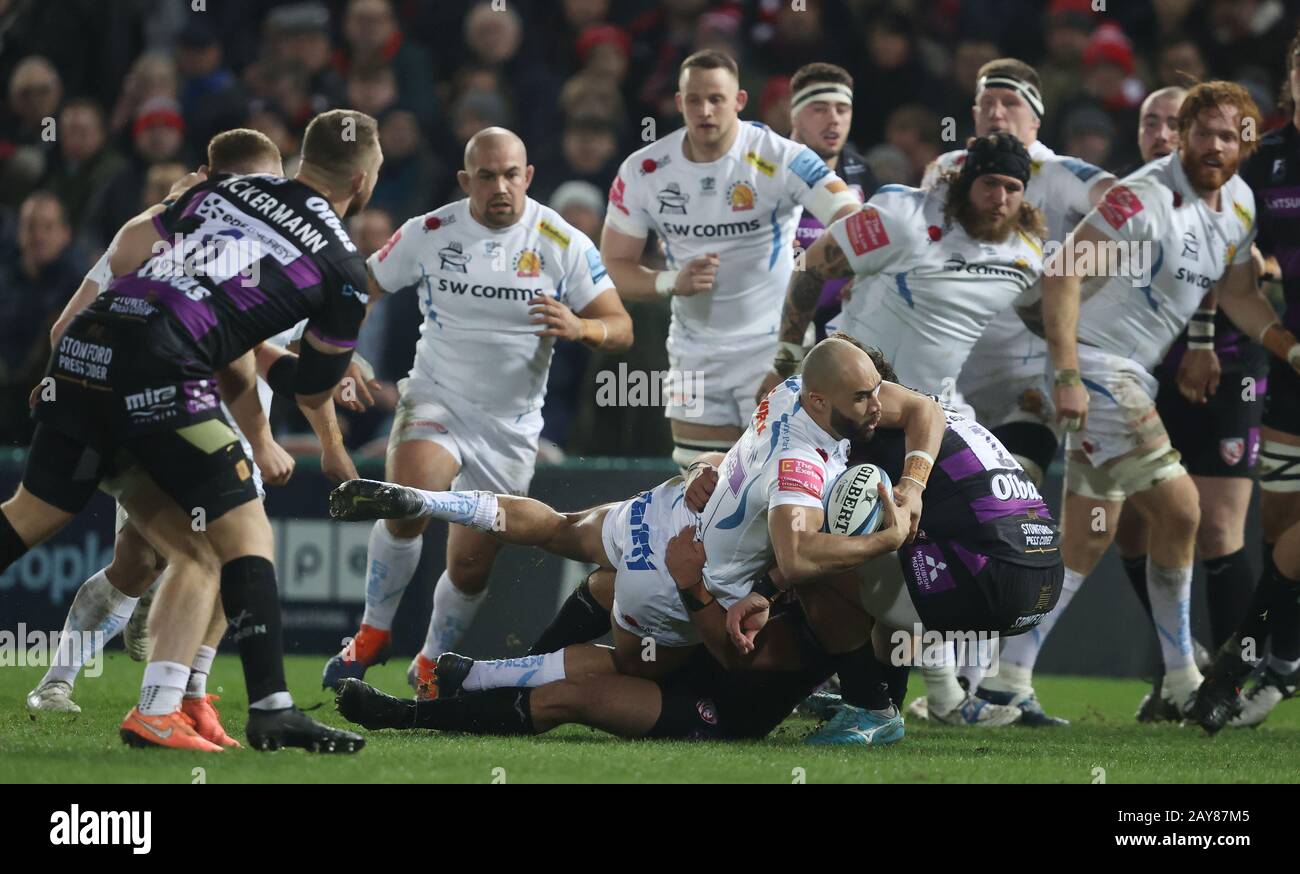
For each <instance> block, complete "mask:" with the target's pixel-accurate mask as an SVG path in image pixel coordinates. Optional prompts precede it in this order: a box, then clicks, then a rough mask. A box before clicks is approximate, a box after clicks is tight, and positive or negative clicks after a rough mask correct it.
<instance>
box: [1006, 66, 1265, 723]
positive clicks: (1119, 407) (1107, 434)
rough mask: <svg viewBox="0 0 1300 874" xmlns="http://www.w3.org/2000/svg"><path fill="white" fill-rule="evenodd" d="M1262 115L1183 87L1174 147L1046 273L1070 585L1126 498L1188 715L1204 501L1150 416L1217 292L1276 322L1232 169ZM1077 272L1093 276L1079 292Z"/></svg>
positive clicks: (1082, 227)
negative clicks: (1175, 356)
mask: <svg viewBox="0 0 1300 874" xmlns="http://www.w3.org/2000/svg"><path fill="white" fill-rule="evenodd" d="M1258 123H1259V111H1258V109H1257V108H1256V107H1255V104H1254V101H1253V100H1251V98H1250V96H1249V95H1248V94H1247V93H1246V92H1245V90H1244V89H1242V88H1241V87H1240V86H1238V85H1234V84H1232V83H1226V82H1207V83H1203V84H1200V85H1197V86H1196V87H1194V88H1192V89H1191V90H1190V91H1189V92H1188V94H1187V97H1186V98H1185V99H1184V101H1183V103H1182V105H1181V107H1180V108H1179V111H1178V133H1179V148H1178V149H1177V150H1175V151H1174V152H1172V153H1171V154H1169V155H1168V156H1166V157H1164V158H1160V159H1158V160H1156V161H1153V162H1152V163H1150V164H1147V165H1146V166H1144V167H1143V168H1142V169H1140V170H1139V171H1137V172H1136V173H1134V174H1131V175H1130V176H1127V177H1125V179H1123V180H1122V181H1121V183H1120V184H1117V185H1115V186H1114V187H1112V188H1111V189H1110V190H1109V191H1108V192H1107V193H1106V196H1105V198H1103V200H1102V202H1101V203H1100V204H1099V205H1098V206H1097V208H1096V209H1094V210H1093V211H1092V212H1090V213H1089V214H1088V215H1087V216H1086V217H1085V219H1084V220H1083V221H1082V222H1081V223H1080V224H1079V226H1078V228H1077V229H1076V230H1075V232H1074V233H1073V234H1072V237H1071V239H1070V240H1069V241H1067V244H1066V245H1065V246H1064V248H1063V249H1062V251H1061V253H1060V256H1061V258H1062V262H1061V264H1062V269H1061V270H1060V271H1056V272H1049V275H1048V278H1047V279H1046V280H1045V281H1044V291H1043V309H1044V313H1043V315H1044V320H1045V333H1046V337H1047V342H1048V347H1049V350H1050V353H1051V359H1052V364H1053V367H1054V368H1055V377H1054V399H1055V402H1056V409H1057V415H1058V417H1060V419H1061V421H1062V423H1063V424H1064V426H1065V427H1066V429H1067V431H1069V434H1068V440H1067V454H1066V496H1065V509H1064V522H1063V528H1064V534H1063V538H1062V539H1063V547H1062V549H1063V552H1064V556H1065V563H1066V577H1067V587H1069V588H1074V589H1077V588H1078V586H1079V585H1081V584H1082V581H1083V580H1084V579H1085V578H1086V577H1087V575H1088V574H1089V573H1091V572H1092V570H1093V568H1094V567H1096V564H1097V562H1098V561H1099V560H1100V558H1101V555H1102V553H1103V552H1104V551H1105V549H1106V547H1107V546H1109V544H1110V541H1111V540H1112V539H1113V538H1114V536H1115V528H1116V526H1115V524H1114V522H1113V520H1114V519H1115V518H1116V514H1118V512H1119V510H1120V506H1121V505H1122V504H1123V503H1124V502H1125V501H1127V502H1128V503H1129V506H1130V507H1131V508H1132V509H1135V510H1136V511H1137V512H1139V513H1141V514H1142V516H1143V517H1144V519H1145V521H1146V523H1147V526H1148V531H1149V534H1148V557H1147V567H1146V578H1147V591H1148V594H1149V596H1150V601H1151V614H1152V619H1153V621H1154V623H1155V625H1156V629H1157V632H1158V634H1159V638H1160V646H1161V654H1162V658H1163V661H1164V666H1165V675H1164V679H1163V681H1162V685H1161V697H1162V698H1164V699H1166V700H1167V701H1169V702H1170V704H1171V705H1172V706H1173V707H1174V708H1176V709H1177V711H1178V712H1179V713H1182V714H1186V712H1187V708H1188V706H1189V704H1190V703H1191V701H1192V698H1193V696H1194V694H1195V692H1196V689H1197V687H1198V686H1199V685H1200V684H1201V679H1202V678H1201V674H1200V671H1199V670H1198V668H1197V666H1196V664H1195V662H1194V659H1193V647H1192V641H1191V629H1190V619H1189V610H1188V603H1189V597H1190V588H1191V579H1192V560H1193V557H1194V553H1195V544H1196V531H1197V527H1198V525H1199V522H1200V511H1199V507H1198V502H1197V492H1196V487H1195V485H1194V484H1193V483H1192V481H1191V479H1190V478H1189V477H1188V476H1187V470H1186V468H1184V467H1183V465H1182V464H1181V462H1180V456H1179V453H1178V451H1177V450H1175V449H1174V448H1173V447H1172V446H1171V445H1170V440H1169V435H1168V432H1167V431H1166V428H1165V425H1164V422H1163V421H1162V419H1161V417H1160V415H1159V414H1158V412H1157V411H1156V408H1155V396H1156V390H1157V381H1156V378H1155V376H1154V375H1153V373H1154V371H1155V369H1156V367H1157V365H1158V364H1159V363H1160V362H1161V360H1162V359H1163V358H1164V357H1165V355H1166V354H1167V353H1168V351H1169V349H1170V348H1171V347H1172V346H1173V344H1174V342H1175V340H1177V338H1178V336H1179V335H1180V334H1181V333H1182V332H1183V330H1184V329H1185V328H1187V326H1188V324H1189V322H1190V321H1191V319H1192V317H1193V315H1194V314H1195V313H1196V310H1197V308H1198V307H1200V306H1202V305H1203V299H1204V298H1205V296H1206V294H1207V292H1208V291H1209V290H1210V289H1211V288H1213V289H1214V290H1215V292H1216V293H1217V297H1218V302H1219V305H1220V306H1221V307H1222V308H1223V309H1224V311H1225V312H1226V313H1227V315H1228V317H1229V318H1230V319H1232V321H1233V322H1234V324H1236V325H1237V326H1238V328H1240V329H1241V330H1242V331H1244V332H1245V333H1247V334H1248V335H1252V336H1256V337H1259V336H1261V335H1262V334H1263V333H1264V332H1265V331H1266V330H1267V329H1268V328H1269V326H1270V325H1271V324H1273V323H1274V322H1275V321H1276V317H1275V314H1274V313H1273V309H1272V307H1271V306H1270V305H1269V303H1268V301H1267V300H1266V299H1265V298H1264V297H1263V296H1262V295H1261V294H1260V293H1259V290H1258V288H1257V287H1256V282H1255V276H1254V266H1253V264H1252V260H1251V243H1252V241H1253V239H1254V236H1255V217H1254V198H1253V197H1252V196H1251V193H1250V190H1249V188H1248V187H1247V186H1246V185H1245V183H1244V182H1242V181H1241V179H1240V178H1238V177H1237V176H1236V175H1235V174H1236V170H1237V166H1238V163H1239V162H1240V160H1241V158H1242V157H1244V156H1246V155H1248V154H1250V152H1251V151H1252V150H1253V148H1254V146H1255V142H1254V141H1253V140H1251V139H1250V138H1248V137H1243V136H1242V131H1243V130H1249V129H1250V126H1251V125H1252V124H1253V125H1258ZM1112 242H1114V243H1120V244H1125V245H1126V244H1142V243H1147V244H1149V245H1150V247H1151V249H1152V251H1153V252H1154V254H1153V255H1152V256H1151V257H1152V261H1153V263H1151V264H1150V266H1149V269H1147V270H1145V271H1142V272H1143V273H1145V275H1144V276H1142V277H1141V279H1145V280H1146V284H1143V285H1140V286H1139V287H1136V288H1135V287H1134V286H1135V284H1136V283H1137V282H1139V281H1141V280H1140V279H1138V278H1137V276H1136V274H1135V275H1123V274H1124V273H1125V271H1124V270H1122V269H1121V270H1119V271H1115V272H1114V275H1107V272H1108V271H1107V268H1106V263H1107V262H1108V261H1109V260H1110V259H1109V258H1108V257H1105V256H1104V254H1103V256H1098V255H1097V254H1096V253H1098V252H1101V253H1105V252H1106V251H1107V249H1106V247H1105V246H1103V244H1107V243H1112ZM1130 248H1131V247H1130ZM1130 258H1132V254H1131V253H1130ZM1139 260H1143V259H1142V258H1141V256H1139ZM1128 272H1129V273H1134V271H1133V270H1132V269H1131V268H1130V270H1129V271H1128ZM1081 277H1083V278H1086V279H1087V281H1088V288H1087V293H1086V295H1084V296H1082V298H1083V299H1082V301H1081V294H1080V287H1081ZM1097 519H1104V520H1105V524H1102V525H1097V524H1095V520H1097ZM1098 529H1100V530H1098ZM1031 678H1032V662H1030V663H1029V664H1024V663H1018V662H1013V661H1010V660H1009V659H1008V657H1007V654H1006V652H1005V651H1004V653H1003V657H1002V663H1001V670H1000V674H999V676H998V677H997V678H996V679H997V682H998V683H999V684H1002V685H1005V686H1007V687H1011V688H1012V689H1013V690H1015V691H1021V692H1025V691H1027V690H1029V689H1030V688H1032V687H1031V685H1030V682H1031Z"/></svg>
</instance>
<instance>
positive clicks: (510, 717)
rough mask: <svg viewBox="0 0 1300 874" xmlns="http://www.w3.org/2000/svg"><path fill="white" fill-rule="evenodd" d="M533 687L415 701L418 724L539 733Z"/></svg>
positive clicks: (484, 731)
mask: <svg viewBox="0 0 1300 874" xmlns="http://www.w3.org/2000/svg"><path fill="white" fill-rule="evenodd" d="M532 695H533V690H532V689H487V690H485V691H483V692H468V693H466V694H464V695H457V696H455V697H453V698H436V699H434V700H433V701H417V702H415V727H416V728H433V729H437V730H439V731H463V732H466V733H468V734H537V729H535V728H534V727H533V714H532Z"/></svg>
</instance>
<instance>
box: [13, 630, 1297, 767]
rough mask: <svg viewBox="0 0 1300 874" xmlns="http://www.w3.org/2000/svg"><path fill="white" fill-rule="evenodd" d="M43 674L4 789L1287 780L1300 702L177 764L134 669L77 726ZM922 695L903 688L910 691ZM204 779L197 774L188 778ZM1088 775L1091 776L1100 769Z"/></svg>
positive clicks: (1104, 684)
mask: <svg viewBox="0 0 1300 874" xmlns="http://www.w3.org/2000/svg"><path fill="white" fill-rule="evenodd" d="M324 661H325V657H324V656H290V657H289V658H288V664H287V669H288V677H289V684H290V689H291V690H292V691H293V692H294V694H295V697H296V698H297V701H298V704H299V706H301V707H303V708H305V709H306V708H311V707H312V706H313V705H316V704H320V705H321V706H320V707H319V709H316V710H313V711H312V715H314V716H316V717H317V718H320V719H323V720H325V721H326V722H330V723H333V724H336V725H346V723H345V722H344V721H343V720H342V719H341V718H340V717H339V716H338V715H337V714H336V713H335V712H334V701H333V696H332V695H331V694H330V693H327V692H325V691H324V690H322V689H320V670H321V666H322V665H323V663H324ZM405 668H406V660H405V659H401V658H394V659H393V660H392V661H391V662H389V663H388V664H387V665H384V666H381V667H378V668H374V669H372V670H371V672H370V674H369V675H368V677H367V679H368V680H370V681H371V682H374V683H376V684H377V685H379V686H380V687H381V688H383V689H385V690H387V691H389V692H392V693H395V694H403V693H405V692H406V684H405V679H404V671H405ZM43 673H44V671H43V669H42V668H19V667H7V668H4V669H3V670H0V781H3V782H6V783H25V782H40V783H58V782H76V783H81V782H89V783H192V782H198V781H199V780H203V781H205V782H208V783H370V782H436V783H491V782H506V783H547V782H602V783H603V782H612V783H643V782H683V783H685V782H689V783H709V782H727V783H790V782H798V781H800V780H804V781H806V782H808V783H857V782H867V783H900V782H919V783H964V782H974V783H1003V782H1011V783H1016V782H1056V783H1093V782H1101V781H1102V780H1103V779H1104V780H1105V782H1108V783H1134V782H1136V783H1147V782H1169V783H1178V782H1197V783H1201V782H1223V783H1272V782H1279V781H1284V782H1300V769H1298V768H1297V767H1296V763H1297V762H1298V761H1300V705H1297V704H1296V703H1294V702H1293V701H1283V702H1282V703H1281V704H1280V705H1279V706H1278V708H1277V710H1275V711H1274V713H1273V715H1272V716H1271V717H1270V718H1269V721H1268V722H1267V723H1266V724H1265V725H1264V726H1263V727H1261V728H1259V729H1256V730H1225V731H1223V732H1222V733H1221V734H1220V735H1219V736H1217V737H1214V738H1207V737H1205V736H1204V734H1203V733H1202V732H1201V730H1200V729H1193V728H1179V727H1177V726H1172V725H1157V726H1140V725H1138V724H1137V723H1135V722H1134V721H1133V711H1134V709H1135V708H1136V706H1137V703H1138V700H1139V699H1140V698H1141V697H1142V695H1143V693H1144V692H1145V690H1146V688H1147V684H1144V683H1142V682H1139V681H1137V680H1112V679H1089V678H1079V677H1042V678H1039V680H1038V683H1037V688H1038V693H1039V696H1040V698H1041V699H1042V700H1043V701H1044V702H1045V704H1046V706H1047V707H1048V709H1049V711H1050V712H1052V713H1056V714H1059V715H1061V716H1065V717H1067V718H1069V719H1071V720H1073V722H1074V724H1073V725H1072V726H1071V727H1069V728H1066V729H1056V730H1046V729H1040V730H1032V729H1026V728H1021V727H1018V726H1011V727H1009V728H1002V729H992V730H968V729H957V728H940V727H935V726H931V725H929V724H927V723H923V722H916V721H914V720H909V721H908V724H907V737H906V738H905V739H904V740H903V741H902V742H901V743H898V744H895V745H893V746H890V747H885V748H882V749H861V748H852V749H829V748H824V747H823V748H817V747H808V746H805V745H803V743H802V741H803V738H804V736H805V735H806V734H807V733H808V732H809V731H810V730H811V729H812V727H813V723H812V722H811V721H810V720H806V719H801V718H798V717H792V718H791V719H789V720H787V721H786V722H785V723H784V724H783V725H782V726H780V728H778V729H777V731H776V732H774V733H773V734H772V735H771V736H770V737H768V738H767V739H766V740H763V741H759V742H750V743H687V742H671V741H631V742H629V741H622V740H619V739H617V738H614V737H611V736H610V735H606V734H603V733H601V732H597V731H594V730H591V729H586V728H579V727H573V726H567V727H564V728H561V729H558V730H556V731H553V732H551V733H549V734H547V735H543V736H541V737H536V738H517V737H516V738H491V737H469V736H460V735H443V734H439V733H437V732H432V731H408V732H396V731H381V732H368V733H367V732H362V733H363V734H366V738H367V739H366V748H365V749H364V750H362V751H361V752H360V753H359V754H357V755H355V756H314V755H310V754H308V753H305V752H302V751H300V750H285V751H281V752H277V753H257V752H253V751H251V750H235V751H229V752H225V753H221V754H190V753H178V752H173V751H171V750H133V749H130V748H128V747H126V746H125V745H124V744H123V743H122V742H121V741H120V740H119V739H118V734H117V726H118V723H119V722H120V721H121V719H122V717H123V716H124V715H125V714H126V712H127V710H128V709H129V708H130V707H131V705H132V703H133V702H134V701H135V698H136V695H137V692H138V685H139V682H140V674H141V666H140V665H139V664H137V663H134V662H132V661H130V660H129V659H128V658H127V657H126V655H125V654H123V653H121V652H111V653H109V654H108V656H107V661H106V664H105V665H104V670H103V674H102V675H101V676H99V677H83V678H82V679H81V681H80V682H79V683H78V684H77V689H76V693H75V696H74V697H75V699H76V700H77V702H78V703H79V704H80V705H81V707H82V713H81V714H80V715H77V716H71V717H65V716H60V715H55V714H44V715H41V716H39V717H37V718H32V717H31V716H30V715H29V714H28V712H27V710H26V708H25V707H24V705H23V697H24V695H25V694H26V693H27V691H28V690H30V689H31V688H32V687H33V686H34V685H35V684H36V682H37V681H38V680H39V679H40V677H41V675H42V674H43ZM922 689H923V684H922V682H921V680H920V678H919V677H916V678H914V679H913V681H912V688H911V692H912V694H913V695H915V694H917V693H919V692H920V691H922ZM209 690H210V691H213V692H218V693H219V694H221V696H222V700H221V702H220V704H218V707H219V709H220V710H221V712H222V717H223V721H224V722H225V725H226V729H227V731H229V732H230V734H231V735H232V736H234V737H236V738H237V739H239V740H241V741H242V740H243V727H244V711H245V708H246V706H247V701H246V699H245V696H244V690H243V679H242V674H241V673H240V668H239V661H238V659H237V658H236V657H235V656H233V655H223V656H219V657H218V659H217V662H216V665H215V666H214V667H213V671H212V674H211V677H210V680H209ZM199 768H201V769H202V771H198V770H196V769H199ZM1098 769H1101V770H1098Z"/></svg>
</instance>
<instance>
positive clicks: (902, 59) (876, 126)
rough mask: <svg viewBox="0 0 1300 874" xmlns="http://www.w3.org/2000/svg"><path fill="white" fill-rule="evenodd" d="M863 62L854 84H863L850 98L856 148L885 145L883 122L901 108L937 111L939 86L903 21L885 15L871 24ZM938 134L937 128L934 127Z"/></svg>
mask: <svg viewBox="0 0 1300 874" xmlns="http://www.w3.org/2000/svg"><path fill="white" fill-rule="evenodd" d="M866 48H867V53H866V61H865V63H864V64H862V65H861V66H860V67H859V68H858V69H857V70H850V72H852V73H853V78H854V79H855V80H856V81H858V82H862V83H864V84H866V86H867V87H863V88H859V89H858V90H857V92H856V93H855V94H854V105H853V130H852V132H851V135H850V138H851V139H852V140H853V141H854V142H859V143H878V142H880V141H881V140H883V139H884V135H885V121H886V119H888V118H889V115H890V113H892V112H893V111H894V110H895V109H897V108H898V107H900V106H902V105H903V104H904V103H919V104H921V105H923V106H941V105H942V103H941V100H942V91H943V89H942V88H941V87H940V86H939V82H938V80H937V79H936V78H935V77H934V75H933V74H931V73H930V71H929V70H927V69H926V68H925V66H924V65H923V64H922V63H921V59H920V55H919V53H918V52H917V49H916V33H915V28H914V27H913V25H912V22H911V21H910V19H908V18H907V17H905V16H903V15H901V14H898V13H894V12H889V13H884V14H881V15H879V16H876V17H874V18H872V19H871V22H870V24H868V26H867V29H866ZM935 127H936V133H937V129H938V125H937V123H936V126H935Z"/></svg>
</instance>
